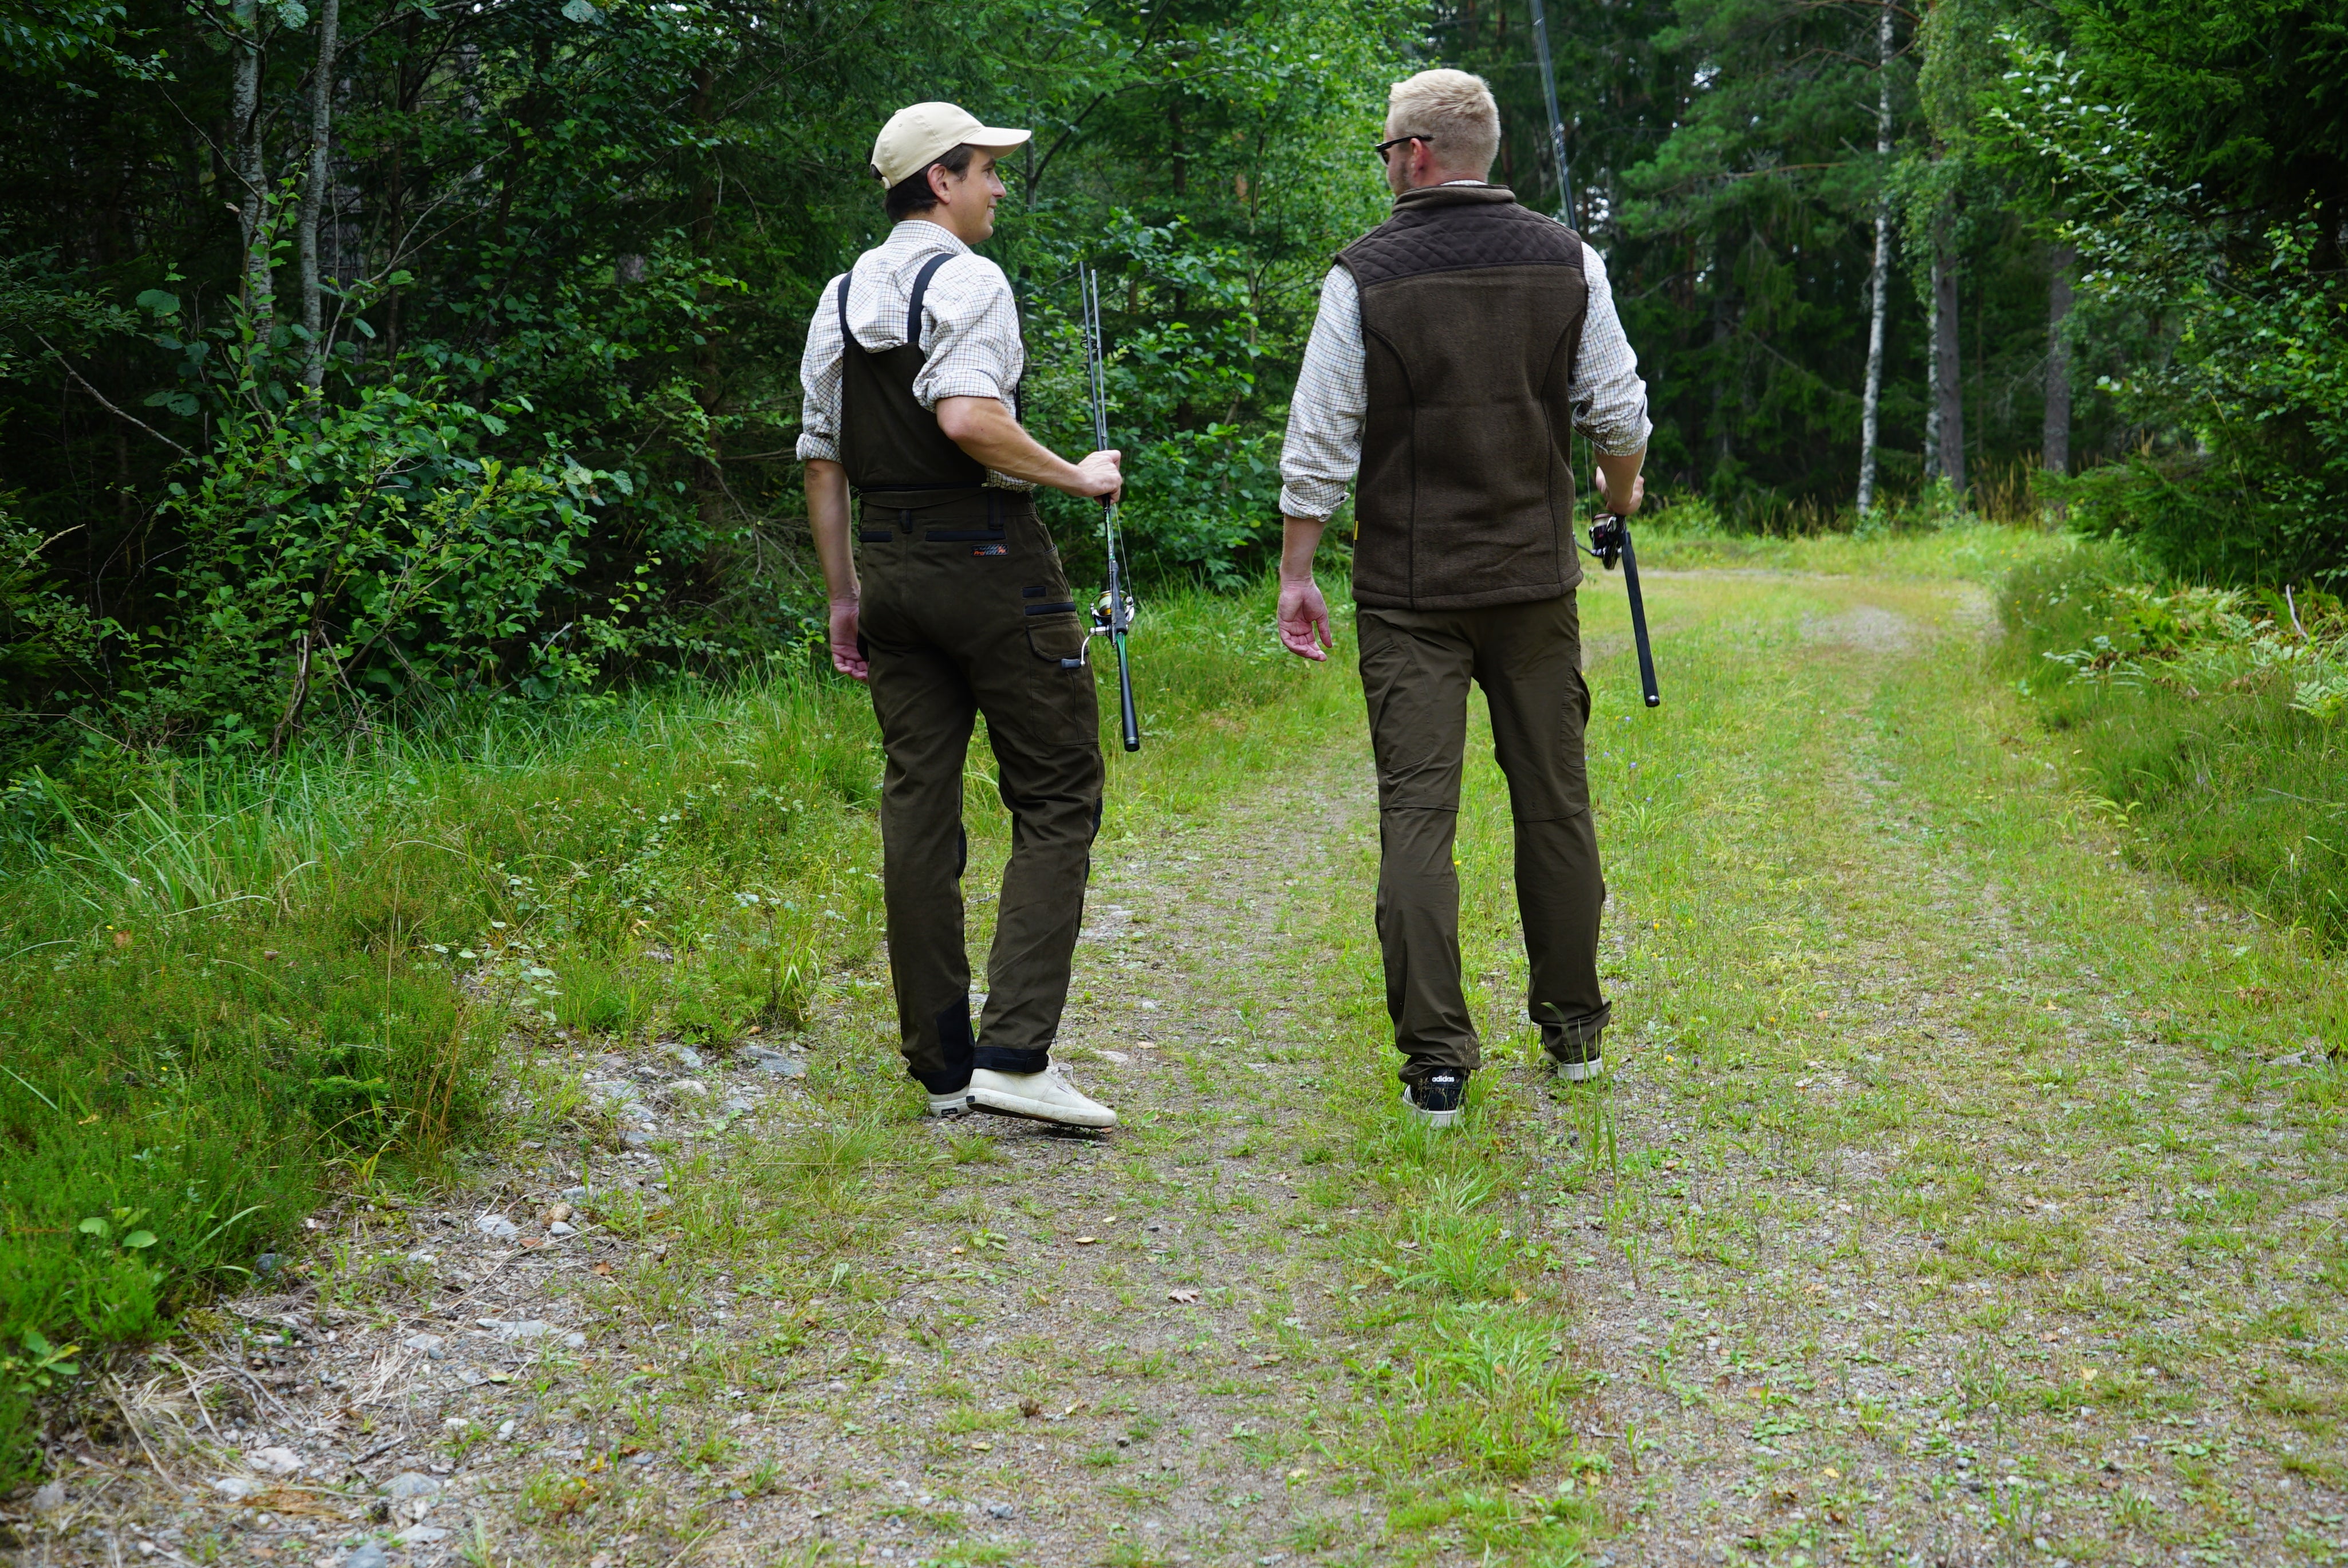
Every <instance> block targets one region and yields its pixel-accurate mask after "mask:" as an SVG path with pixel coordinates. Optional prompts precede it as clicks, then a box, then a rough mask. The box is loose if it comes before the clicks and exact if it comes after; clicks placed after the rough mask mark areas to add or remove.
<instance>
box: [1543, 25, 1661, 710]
mask: <svg viewBox="0 0 2348 1568" xmlns="http://www.w3.org/2000/svg"><path fill="white" fill-rule="evenodd" d="M1532 9H1533V55H1534V57H1535V58H1536V59H1537V60H1538V61H1539V63H1540V79H1541V101H1542V102H1543V103H1545V104H1546V105H1548V106H1549V151H1550V157H1551V158H1552V159H1554V160H1556V162H1557V217H1558V222H1560V223H1563V224H1564V225H1565V226H1566V227H1567V228H1569V229H1572V228H1573V227H1574V224H1573V171H1572V170H1571V169H1570V168H1569V167H1568V166H1567V164H1566V161H1565V119H1564V117H1563V116H1561V115H1560V114H1559V113H1558V112H1557V71H1556V69H1555V68H1554V67H1552V66H1551V65H1550V57H1549V16H1548V15H1547V13H1545V12H1544V11H1543V10H1542V9H1541V0H1532ZM1574 232H1576V233H1579V232H1581V231H1580V230H1578V229H1575V230H1574ZM1590 553H1591V554H1592V555H1594V556H1596V557H1597V558H1598V563H1599V564H1600V565H1601V566H1603V567H1605V568H1606V570H1608V571H1609V572H1612V570H1614V562H1617V561H1620V562H1622V586H1623V587H1625V588H1627V589H1629V590H1630V593H1631V636H1632V641H1634V642H1636V643H1637V644H1638V645H1639V689H1640V691H1641V693H1642V694H1643V695H1644V696H1645V697H1646V699H1647V706H1648V707H1662V706H1663V692H1662V691H1661V690H1659V689H1658V688H1657V687H1656V686H1655V650H1654V648H1653V645H1650V644H1649V643H1648V641H1647V601H1646V598H1645V596H1644V595H1643V594H1642V593H1640V592H1639V552H1637V551H1635V550H1633V549H1632V548H1631V525H1630V523H1629V522H1628V521H1625V520H1624V519H1622V518H1621V517H1619V516H1617V515H1615V514H1614V513H1612V512H1611V511H1605V512H1600V513H1599V514H1598V515H1597V516H1596V517H1594V518H1592V519H1591V521H1590Z"/></svg>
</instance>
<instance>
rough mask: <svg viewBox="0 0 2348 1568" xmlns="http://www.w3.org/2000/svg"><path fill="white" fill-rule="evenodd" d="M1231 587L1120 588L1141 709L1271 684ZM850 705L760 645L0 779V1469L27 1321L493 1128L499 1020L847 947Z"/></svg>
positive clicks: (132, 1316)
mask: <svg viewBox="0 0 2348 1568" xmlns="http://www.w3.org/2000/svg"><path fill="white" fill-rule="evenodd" d="M1268 618H1269V610H1268V604H1267V603H1265V602H1264V600H1263V598H1262V595H1250V596H1244V597H1222V598H1217V597H1210V596H1203V595H1189V596H1178V597H1174V598H1171V599H1169V600H1168V601H1166V602H1164V603H1160V604H1158V605H1155V606H1153V607H1152V621H1153V623H1154V624H1153V625H1152V627H1151V631H1152V633H1153V634H1152V635H1151V636H1150V637H1148V639H1147V641H1146V645H1144V650H1143V651H1142V653H1141V654H1140V655H1139V656H1138V670H1137V677H1138V685H1139V689H1140V698H1141V702H1142V705H1143V711H1144V713H1145V714H1146V715H1147V717H1148V733H1149V735H1150V736H1151V737H1152V738H1154V739H1156V740H1158V741H1159V742H1161V743H1162V742H1163V741H1165V740H1166V739H1167V738H1170V737H1172V736H1175V735H1177V734H1179V733H1182V732H1185V731H1189V730H1193V729H1199V728H1204V729H1206V730H1208V731H1210V732H1211V731H1212V730H1213V728H1214V727H1216V726H1218V725H1221V724H1224V723H1226V722H1228V721H1227V718H1226V717H1224V716H1228V715H1231V714H1232V713H1235V712H1239V711H1241V710H1244V709H1245V708H1247V707H1250V706H1251V705H1253V704H1257V703H1261V702H1263V701H1267V700H1271V699H1272V698H1274V697H1276V696H1278V695H1280V694H1281V693H1282V691H1284V690H1285V689H1287V687H1288V686H1289V684H1290V683H1291V682H1292V681H1293V680H1294V678H1295V675H1296V673H1295V672H1292V671H1291V670H1289V669H1287V668H1286V667H1284V666H1283V665H1282V664H1281V663H1279V662H1277V660H1276V658H1275V656H1274V654H1276V649H1271V644H1270V641H1269V639H1268V637H1266V636H1265V635H1263V634H1262V623H1263V622H1265V621H1267V620H1268ZM1268 649H1271V651H1267V650H1268ZM1105 707H1108V708H1109V709H1110V710H1112V711H1113V709H1114V702H1113V701H1112V702H1110V703H1108V704H1106V705H1105ZM1203 738H1204V739H1206V740H1208V741H1209V742H1211V741H1212V739H1213V736H1212V734H1211V733H1209V734H1207V735H1206V736H1204V737H1203ZM1112 744H1113V742H1112ZM987 771H988V770H987V765H986V753H985V752H984V750H983V748H973V760H972V769H971V775H970V780H971V781H970V789H971V794H972V802H973V806H974V807H976V808H978V810H976V811H974V812H973V816H974V817H976V818H978V819H980V820H979V821H978V822H974V824H973V826H974V828H976V829H977V830H978V835H979V836H983V835H984V834H986V833H988V832H990V831H992V832H994V834H996V835H998V836H999V834H1000V831H1001V830H1000V824H999V823H995V822H994V818H996V817H997V816H999V812H997V811H996V810H994V809H993V807H992V802H991V801H989V800H988V799H986V797H987V796H989V795H991V793H992V790H991V788H990V780H989V779H988V777H987ZM879 779H880V757H879V751H878V743H877V739H876V738H875V735H874V732H873V728H872V724H871V719H870V707H869V706H868V704H867V703H866V700H865V697H864V695H863V693H862V691H861V690H860V689H859V688H857V687H855V686H851V685H850V684H848V683H846V682H842V681H837V680H834V679H831V678H829V676H806V675H801V674H797V673H786V674H781V675H778V676H775V677H774V678H772V679H769V680H767V681H765V682H762V683H757V684H755V685H745V686H733V687H716V686H686V687H680V688H673V689H669V690H665V691H662V692H658V693H648V694H644V695H640V696H633V697H624V698H618V699H612V700H606V701H602V702H596V703H585V704H579V705H574V706H570V707H562V708H559V709H544V708H525V707H518V706H517V707H500V708H498V709H494V710H492V711H491V712H489V713H488V714H487V715H483V716H479V717H476V718H474V719H472V720H470V721H468V722H465V723H461V724H460V723H457V722H454V721H451V722H449V723H448V724H446V725H443V726H440V727H433V728H427V729H423V730H420V731H411V732H407V733H402V734H392V735H386V736H382V737H379V738H374V739H372V740H371V741H370V742H369V743H367V744H366V745H364V746H360V747H352V748H316V749H314V750H311V751H308V752H305V753H304V754H302V755H299V756H297V757H295V758H292V759H290V760H288V761H286V762H284V763H283V764H280V765H276V766H272V767H266V768H263V767H253V766H240V765H235V764H231V763H224V762H221V761H218V760H205V759H178V760H170V761H165V762H159V763H155V764H153V765H151V766H146V767H141V768H139V769H126V770H125V771H124V773H123V774H121V775H120V776H119V777H118V778H116V779H113V780H111V781H110V782H109V784H108V788H106V789H104V790H103V791H102V792H101V791H98V790H94V789H87V788H85V789H75V788H72V787H69V786H68V785H67V784H64V783H61V782H59V781H58V780H56V779H50V778H47V777H45V776H41V775H37V774H36V775H32V776H28V777H26V778H23V779H18V780H16V781H15V783H14V784H13V785H12V786H11V787H10V789H9V791H8V796H7V805H8V807H9V816H8V819H7V826H8V828H9V830H10V833H9V838H8V840H7V841H6V842H5V846H0V888H5V901H0V907H5V915H0V954H5V958H0V1064H5V1075H0V1222H5V1232H0V1346H5V1352H6V1355H7V1359H6V1360H5V1364H0V1449H5V1456H0V1483H5V1480H6V1479H8V1478H9V1477H10V1476H11V1475H13V1474H15V1473H21V1470H22V1468H23V1466H24V1464H25V1462H26V1458H27V1456H28V1453H29V1449H28V1448H27V1439H28V1436H29V1432H30V1427H29V1419H30V1412H31V1403H32V1399H33V1398H34V1397H35V1396H36V1395H37V1394H38V1393H40V1392H41V1391H42V1390H43V1389H44V1388H45V1387H49V1386H51V1385H54V1384H57V1383H59V1382H60V1381H61V1380H65V1379H67V1378H69V1377H70V1374H69V1372H68V1370H67V1369H68V1368H69V1367H73V1366H75V1365H77V1363H76V1361H75V1359H74V1356H73V1355H72V1354H71V1353H68V1352H67V1351H66V1350H65V1349H64V1347H66V1346H73V1347H76V1348H77V1350H79V1351H80V1352H82V1353H85V1354H87V1353H88V1352H93V1351H97V1350H100V1349H102V1348H103V1347H105V1346H111V1345H116V1344H123V1343H130V1342H136V1341H139V1340H142V1339H145V1338H149V1337H151V1336H155V1335H157V1334H159V1333H160V1332H162V1331H163V1330H164V1329H165V1328H166V1327H167V1326H168V1325H169V1323H170V1318H171V1316H172V1315H173V1314H174V1313H175V1312H176V1311H177V1310H179V1309H180V1307H181V1306H182V1305H185V1304H186V1303H187V1302H188V1301H189V1300H191V1298H192V1297H193V1296H195V1295H199V1294H201V1292H203V1291H205V1290H206V1289H208V1288H211V1287H212V1286H214V1285H216V1284H219V1283H221V1282H222V1281H224V1280H228V1279H234V1278H239V1277H242V1276H245V1275H247V1274H252V1273H255V1272H259V1273H263V1274H266V1273H268V1272H269V1271H271V1270H272V1269H273V1267H275V1266H276V1265H277V1258H278V1253H277V1249H279V1248H281V1247H283V1246H284V1243H285V1242H286V1239H287V1238H288V1237H289V1236H290V1235H291V1234H292V1233H293V1232H294V1231H295V1230H296V1229H297V1228H298V1227H299V1225H300V1223H301V1220H302V1216H304V1214H306V1213H308V1212H310V1211H311V1210H312V1209H313V1208H314V1206H315V1205H316V1203H317V1202H318V1199H319V1197H320V1195H321V1193H322V1192H324V1191H327V1190H330V1189H333V1188H336V1187H347V1186H354V1185H355V1186H363V1187H364V1186H369V1185H372V1184H374V1183H376V1182H398V1181H415V1180H418V1179H429V1178H431V1177H433V1176H434V1175H435V1174H436V1173H446V1172H447V1171H448V1165H449V1162H450V1161H452V1160H457V1159H461V1158H462V1156H463V1155H464V1153H465V1151H466V1150H468V1148H469V1147H472V1146H478V1145H479V1143H481V1142H482V1141H483V1140H496V1139H499V1138H501V1137H502V1138H511V1137H514V1136H518V1134H517V1133H516V1132H515V1131H514V1130H512V1129H511V1128H510V1127H508V1126H504V1125H502V1123H501V1121H500V1119H499V1111H500V1109H501V1108H502V1107H503V1106H504V1104H505V1101H506V1098H507V1097H506V1093H505V1085H504V1082H503V1078H502V1075H501V1072H500V1068H499V1050H500V1047H501V1045H502V1044H503V1042H505V1041H506V1040H507V1039H509V1038H510V1037H516V1036H520V1037H524V1038H529V1037H551V1038H562V1037H586V1036H588V1035H593V1036H596V1037H605V1038H609V1037H619V1038H621V1039H623V1040H624V1039H629V1038H643V1037H649V1036H652V1035H654V1034H657V1035H658V1036H659V1037H663V1038H668V1039H675V1040H677V1041H680V1042H683V1043H685V1044H689V1045H695V1046H698V1047H703V1048H714V1049H717V1050H724V1049H728V1048H731V1047H734V1046H736V1045H737V1044H739V1043H741V1042H743V1041H744V1040H746V1039H747V1038H750V1037H754V1036H755V1037H764V1038H766V1039H768V1040H776V1041H779V1042H782V1043H788V1041H789V1039H790V1037H791V1036H792V1035H793V1033H794V1032H795V1031H796V1030H797V1029H798V1028H799V1027H800V1026H802V1025H803V1024H804V1023H805V1022H806V1021H807V1020H808V1018H809V1017H810V1016H812V1015H813V1013H814V1011H815V1010H816V1009H817V1008H819V1006H822V1005H823V1003H824V1000H825V997H826V995H827V991H828V989H829V988H831V987H836V986H837V985H839V984H841V983H842V982H841V978H840V977H841V975H843V972H845V971H847V970H849V969H851V968H854V967H857V966H859V965H863V964H864V963H865V962H866V961H867V960H869V959H870V956H871V955H872V954H873V953H874V952H875V951H876V950H877V944H878V942H879V938H880V883H879V861H880V842H879V832H878V828H877V824H876V821H875V820H874V817H873V805H874V801H875V799H876V794H877V789H878V785H879ZM1113 779H1114V782H1113V784H1112V789H1122V790H1125V791H1127V792H1131V791H1133V790H1136V789H1141V790H1147V791H1149V792H1152V793H1153V794H1155V795H1157V796H1159V797H1160V798H1161V799H1162V801H1163V803H1165V804H1166V805H1168V806H1169V807H1170V808H1172V809H1175V810H1180V809H1183V807H1184V806H1185V804H1186V802H1187V801H1188V799H1189V795H1190V794H1192V793H1195V792H1196V789H1195V787H1194V786H1192V785H1190V784H1188V783H1186V782H1185V781H1184V779H1182V778H1181V777H1179V775H1177V774H1172V773H1169V772H1168V771H1167V770H1165V769H1151V770H1145V771H1140V772H1136V771H1133V770H1122V771H1120V772H1119V773H1118V774H1117V775H1114V776H1113ZM985 824H991V826H988V825H985ZM291 1250H292V1249H291V1248H285V1251H287V1252H289V1253H290V1252H291Z"/></svg>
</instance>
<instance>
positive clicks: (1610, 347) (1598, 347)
mask: <svg viewBox="0 0 2348 1568" xmlns="http://www.w3.org/2000/svg"><path fill="white" fill-rule="evenodd" d="M1581 280H1582V284H1583V285H1584V287H1585V288H1587V290H1588V291H1589V303H1588V304H1587V305H1585V306H1584V308H1583V315H1582V318H1581V356H1580V357H1578V358H1577V359H1576V360H1575V361H1574V366H1573V386H1572V389H1571V391H1570V394H1569V396H1570V397H1571V399H1572V402H1573V425H1574V428H1576V429H1578V430H1580V431H1581V433H1582V434H1583V435H1585V436H1587V437H1589V438H1590V444H1591V446H1593V447H1595V448H1597V449H1599V450H1600V451H1601V452H1603V453H1605V454H1606V455H1607V456H1608V457H1610V458H1627V457H1629V456H1630V455H1631V454H1632V452H1635V451H1637V450H1639V449H1641V448H1643V447H1644V446H1645V445H1646V444H1647V438H1648V437H1649V436H1650V435H1652V434H1653V431H1654V426H1653V423H1652V422H1651V421H1650V420H1649V419H1648V418H1647V384H1646V383H1645V382H1644V381H1642V380H1640V379H1639V356H1637V355H1636V354H1634V353H1632V351H1631V340H1630V339H1629V338H1628V337H1626V336H1625V335H1623V332H1622V317H1621V316H1620V315H1617V314H1616V313H1615V310H1614V285H1613V284H1612V283H1611V282H1610V281H1609V280H1608V278H1607V276H1606V263H1605V262H1604V261H1602V260H1601V259H1600V257H1599V254H1598V253H1597V251H1596V250H1594V249H1592V248H1591V246H1590V245H1588V244H1584V245H1583V246H1582V247H1581Z"/></svg>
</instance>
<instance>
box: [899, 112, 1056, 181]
mask: <svg viewBox="0 0 2348 1568" xmlns="http://www.w3.org/2000/svg"><path fill="white" fill-rule="evenodd" d="M1033 135H1035V132H1034V131H1032V130H1006V129H1004V128H1003V127H1001V126H999V125H981V124H979V122H978V117H977V116H976V115H974V114H973V113H971V112H970V111H969V110H968V109H966V108H963V107H962V106H961V105H959V104H951V103H917V104H915V105H913V106H912V107H911V108H901V109H899V110H898V111H897V112H896V113H895V114H892V115H891V116H890V117H889V123H888V124H886V125H884V126H882V127H881V128H880V136H879V137H877V138H876V139H874V140H873V143H872V170H873V172H874V173H876V174H878V175H880V183H881V184H883V185H894V184H896V183H897V182H898V181H901V180H910V179H911V178H912V177H913V176H914V175H916V174H919V173H920V172H921V171H922V170H924V169H927V168H928V167H929V166H930V165H931V164H932V163H935V162H936V161H937V160H939V159H941V158H943V157H944V156H945V155H946V154H947V153H949V152H952V151H953V150H954V149H955V148H957V147H960V146H961V145H962V144H963V143H964V142H968V143H969V144H970V145H971V146H973V147H978V148H983V149H985V150H987V151H989V152H1002V151H1004V150H1008V149H1010V148H1014V147H1017V146H1018V145H1019V144H1020V143H1022V142H1024V141H1025V140H1026V139H1028V138H1029V137H1031V136H1033Z"/></svg>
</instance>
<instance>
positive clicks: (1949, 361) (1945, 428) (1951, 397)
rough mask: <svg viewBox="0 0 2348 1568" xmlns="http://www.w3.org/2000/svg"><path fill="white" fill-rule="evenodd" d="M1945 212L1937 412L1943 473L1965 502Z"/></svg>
mask: <svg viewBox="0 0 2348 1568" xmlns="http://www.w3.org/2000/svg"><path fill="white" fill-rule="evenodd" d="M1949 227H1950V225H1949V217H1948V214H1947V213H1946V212H1943V213H1942V214H1941V216H1940V217H1939V218H1938V219H1936V220H1934V222H1933V223H1932V366H1931V374H1932V411H1933V419H1934V423H1935V424H1936V425H1937V426H1938V427H1939V428H1938V432H1937V433H1938V435H1939V441H1938V443H1937V444H1938V447H1939V450H1940V462H1941V478H1942V479H1945V480H1948V481H1949V489H1950V490H1952V492H1954V494H1955V498H1956V502H1957V505H1958V506H1960V507H1962V506H1963V505H1964V504H1965V384H1964V377H1963V374H1962V364H1963V357H1962V354H1961V353H1960V351H1959V347H1958V344H1959V341H1960V340H1959V338H1958V336H1957V254H1956V247H1955V245H1954V244H1953V243H1952V242H1951V239H1950V235H1949Z"/></svg>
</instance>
